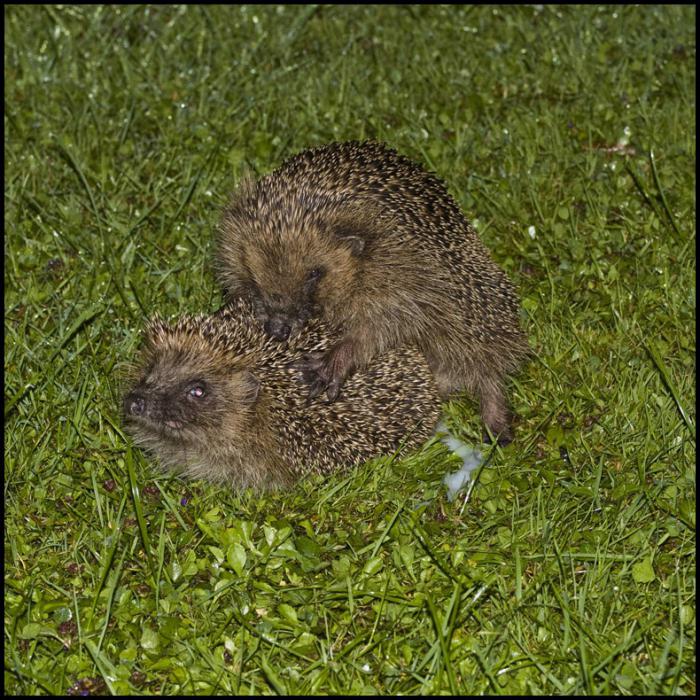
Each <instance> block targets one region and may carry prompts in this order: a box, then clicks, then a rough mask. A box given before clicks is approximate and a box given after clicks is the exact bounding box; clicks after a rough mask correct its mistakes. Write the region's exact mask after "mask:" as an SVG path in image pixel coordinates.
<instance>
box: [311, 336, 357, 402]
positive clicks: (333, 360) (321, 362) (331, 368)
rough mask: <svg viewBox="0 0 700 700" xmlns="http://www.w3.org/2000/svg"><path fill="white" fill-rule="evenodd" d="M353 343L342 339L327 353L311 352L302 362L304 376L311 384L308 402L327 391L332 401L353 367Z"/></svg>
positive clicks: (338, 393) (336, 396)
mask: <svg viewBox="0 0 700 700" xmlns="http://www.w3.org/2000/svg"><path fill="white" fill-rule="evenodd" d="M353 366H354V365H353V361H352V343H351V342H350V341H347V340H346V341H342V342H340V343H338V344H337V345H335V346H334V347H332V348H331V349H330V350H328V351H327V352H325V353H310V354H309V355H307V356H306V357H305V358H304V359H303V360H302V361H301V362H300V363H299V369H301V373H302V377H303V378H304V381H305V382H306V383H307V384H308V385H309V395H308V399H307V402H310V401H311V400H312V399H315V398H316V397H317V396H319V395H320V394H322V393H323V392H324V391H325V392H326V396H327V397H328V400H329V401H330V402H331V403H332V402H333V401H335V400H336V399H337V398H338V396H339V395H340V388H341V387H342V385H343V382H344V381H345V378H346V377H347V376H348V374H349V373H350V371H351V370H352V368H353Z"/></svg>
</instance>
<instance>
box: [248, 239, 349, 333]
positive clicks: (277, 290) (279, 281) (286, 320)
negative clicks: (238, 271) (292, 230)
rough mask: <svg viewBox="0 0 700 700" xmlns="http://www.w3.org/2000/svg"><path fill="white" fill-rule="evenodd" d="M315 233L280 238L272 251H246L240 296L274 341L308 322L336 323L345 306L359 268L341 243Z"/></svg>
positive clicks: (296, 330) (294, 331)
mask: <svg viewBox="0 0 700 700" xmlns="http://www.w3.org/2000/svg"><path fill="white" fill-rule="evenodd" d="M319 233H320V232H318V231H314V230H313V228H312V227H308V228H307V229H306V231H305V232H304V233H303V235H289V236H285V237H281V238H280V239H278V240H277V241H276V243H277V245H276V246H275V247H271V248H261V247H260V246H259V245H258V246H250V248H249V249H248V250H247V251H246V255H245V261H246V264H245V269H247V270H249V272H250V275H249V278H248V281H247V283H246V284H245V286H244V289H245V296H246V297H247V298H248V299H249V300H250V301H251V303H252V306H253V309H254V312H255V315H256V317H257V319H258V321H259V322H260V324H261V325H262V326H263V328H264V330H265V332H266V333H267V334H268V335H269V336H271V337H273V338H275V339H277V340H280V341H283V340H287V338H289V337H290V336H294V335H296V333H297V332H298V331H299V330H300V329H301V328H302V327H303V326H304V325H305V324H306V322H307V321H308V320H309V319H310V318H318V317H320V318H323V319H325V320H328V321H335V320H336V318H337V316H338V313H339V311H341V310H342V309H343V307H344V304H345V302H346V301H347V300H346V298H345V294H346V292H347V291H348V290H349V289H350V287H351V284H352V280H353V279H354V277H355V275H356V274H357V267H358V262H357V260H356V258H355V256H354V254H353V250H352V248H351V246H350V245H348V244H347V243H346V242H345V241H342V240H339V239H337V238H335V237H331V236H328V235H319ZM324 233H325V232H324Z"/></svg>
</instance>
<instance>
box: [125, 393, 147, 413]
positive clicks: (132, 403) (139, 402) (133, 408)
mask: <svg viewBox="0 0 700 700" xmlns="http://www.w3.org/2000/svg"><path fill="white" fill-rule="evenodd" d="M145 410H146V399H144V398H143V396H141V395H140V394H137V393H136V392H132V393H131V394H129V395H128V396H127V397H126V398H125V399H124V413H126V415H127V416H141V415H143V412H144V411H145Z"/></svg>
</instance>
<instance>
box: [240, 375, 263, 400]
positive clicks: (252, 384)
mask: <svg viewBox="0 0 700 700" xmlns="http://www.w3.org/2000/svg"><path fill="white" fill-rule="evenodd" d="M241 386H242V387H243V392H242V393H243V395H242V400H243V401H245V402H246V403H251V404H252V403H255V402H256V401H257V399H258V394H260V386H261V385H260V380H259V379H258V378H257V377H256V376H255V375H254V374H253V373H252V372H249V371H248V370H246V371H245V372H241Z"/></svg>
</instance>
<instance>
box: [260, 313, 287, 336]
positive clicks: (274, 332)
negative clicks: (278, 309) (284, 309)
mask: <svg viewBox="0 0 700 700" xmlns="http://www.w3.org/2000/svg"><path fill="white" fill-rule="evenodd" d="M291 332H292V328H291V326H290V325H289V324H288V323H287V322H286V321H285V320H284V319H283V318H280V317H279V316H273V317H272V318H271V319H269V320H268V321H265V333H267V334H268V335H271V336H272V337H273V338H275V339H276V340H287V338H289V334H290V333H291Z"/></svg>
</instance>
